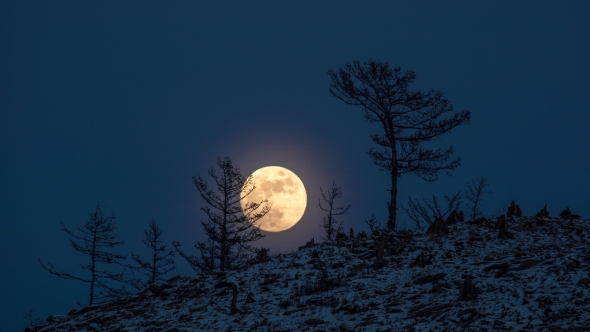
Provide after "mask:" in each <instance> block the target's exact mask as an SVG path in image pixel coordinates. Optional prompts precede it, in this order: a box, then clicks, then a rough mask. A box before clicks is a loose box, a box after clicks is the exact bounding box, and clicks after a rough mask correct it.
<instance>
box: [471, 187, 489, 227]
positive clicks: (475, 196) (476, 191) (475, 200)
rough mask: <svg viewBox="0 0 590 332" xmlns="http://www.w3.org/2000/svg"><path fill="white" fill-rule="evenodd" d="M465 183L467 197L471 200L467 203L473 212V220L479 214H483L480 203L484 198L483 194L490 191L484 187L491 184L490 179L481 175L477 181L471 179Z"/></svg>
mask: <svg viewBox="0 0 590 332" xmlns="http://www.w3.org/2000/svg"><path fill="white" fill-rule="evenodd" d="M465 185H466V186H467V189H466V190H465V197H466V198H467V200H468V201H469V203H467V208H469V210H470V212H471V220H475V219H476V218H477V217H478V216H481V215H482V212H481V209H480V207H479V205H480V203H481V201H482V200H483V198H482V196H483V194H487V193H489V191H484V189H485V188H486V187H488V186H489V185H488V181H487V180H486V179H485V178H484V177H483V176H480V177H479V178H478V179H477V181H476V180H471V181H470V182H467V183H466V184H465Z"/></svg>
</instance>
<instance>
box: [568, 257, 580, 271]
mask: <svg viewBox="0 0 590 332" xmlns="http://www.w3.org/2000/svg"><path fill="white" fill-rule="evenodd" d="M580 266H582V263H580V261H579V260H577V259H574V260H573V261H571V262H569V263H568V264H567V267H569V268H570V269H577V268H579V267H580Z"/></svg>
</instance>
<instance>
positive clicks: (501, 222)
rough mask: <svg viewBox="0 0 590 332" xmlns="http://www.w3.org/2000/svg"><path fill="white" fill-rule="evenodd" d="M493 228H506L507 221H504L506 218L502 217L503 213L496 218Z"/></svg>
mask: <svg viewBox="0 0 590 332" xmlns="http://www.w3.org/2000/svg"><path fill="white" fill-rule="evenodd" d="M494 228H495V229H503V228H508V222H507V221H506V218H505V217H504V215H500V216H499V217H498V218H497V219H496V224H495V225H494Z"/></svg>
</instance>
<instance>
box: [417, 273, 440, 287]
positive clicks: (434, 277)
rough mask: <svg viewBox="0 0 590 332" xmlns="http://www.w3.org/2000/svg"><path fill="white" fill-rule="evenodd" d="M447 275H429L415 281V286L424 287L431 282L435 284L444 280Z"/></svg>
mask: <svg viewBox="0 0 590 332" xmlns="http://www.w3.org/2000/svg"><path fill="white" fill-rule="evenodd" d="M446 275H447V274H446V273H444V272H443V273H437V274H434V275H428V276H424V277H420V278H417V279H415V280H414V285H423V284H427V283H430V282H435V281H438V280H440V279H442V278H444V277H445V276H446Z"/></svg>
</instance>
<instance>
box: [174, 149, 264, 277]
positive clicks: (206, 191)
mask: <svg viewBox="0 0 590 332" xmlns="http://www.w3.org/2000/svg"><path fill="white" fill-rule="evenodd" d="M217 166H218V168H219V169H220V170H221V174H217V172H216V171H215V169H214V168H211V169H210V170H209V172H208V173H209V175H210V176H211V178H213V180H214V182H215V187H214V189H210V188H209V185H208V183H207V182H205V180H203V179H202V178H201V177H200V176H199V177H198V178H195V177H193V181H194V183H195V186H196V187H197V190H198V191H199V194H200V195H201V197H202V198H203V200H205V203H207V205H206V206H204V207H202V208H201V210H203V211H204V212H205V214H206V215H207V220H206V221H203V222H201V224H202V226H203V230H204V231H205V235H206V236H207V240H206V241H204V242H199V243H197V244H196V245H195V248H197V249H198V250H199V256H197V255H189V254H186V253H184V252H183V251H182V250H180V247H181V244H180V243H179V242H178V241H174V242H173V243H172V245H173V246H174V248H175V249H176V250H177V251H178V253H179V254H180V256H182V257H183V258H184V259H186V260H187V262H188V263H189V265H190V266H191V268H193V270H195V271H197V272H199V273H205V272H208V271H211V270H214V269H220V270H227V269H229V268H231V267H232V266H234V265H235V264H239V263H242V262H244V261H246V260H247V259H248V258H249V256H250V255H251V254H252V253H255V252H257V249H256V248H254V247H253V246H251V245H250V243H251V242H254V241H257V240H259V239H261V238H263V237H264V234H262V233H261V232H260V229H259V228H258V227H257V226H255V225H254V223H255V222H256V221H258V220H259V219H260V218H262V217H263V216H264V215H266V214H267V213H268V212H269V211H270V207H269V206H264V207H262V204H263V203H267V202H268V201H267V200H263V201H261V202H247V203H246V204H245V208H244V209H242V207H241V205H240V202H241V201H243V200H245V199H246V197H247V196H248V195H249V194H250V193H251V192H252V191H253V190H255V189H256V186H255V185H254V183H253V180H252V176H249V177H247V178H245V177H244V176H243V175H242V173H241V172H240V169H239V167H238V166H234V165H233V164H232V162H231V160H230V159H229V157H225V158H224V159H221V158H219V157H218V158H217Z"/></svg>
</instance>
